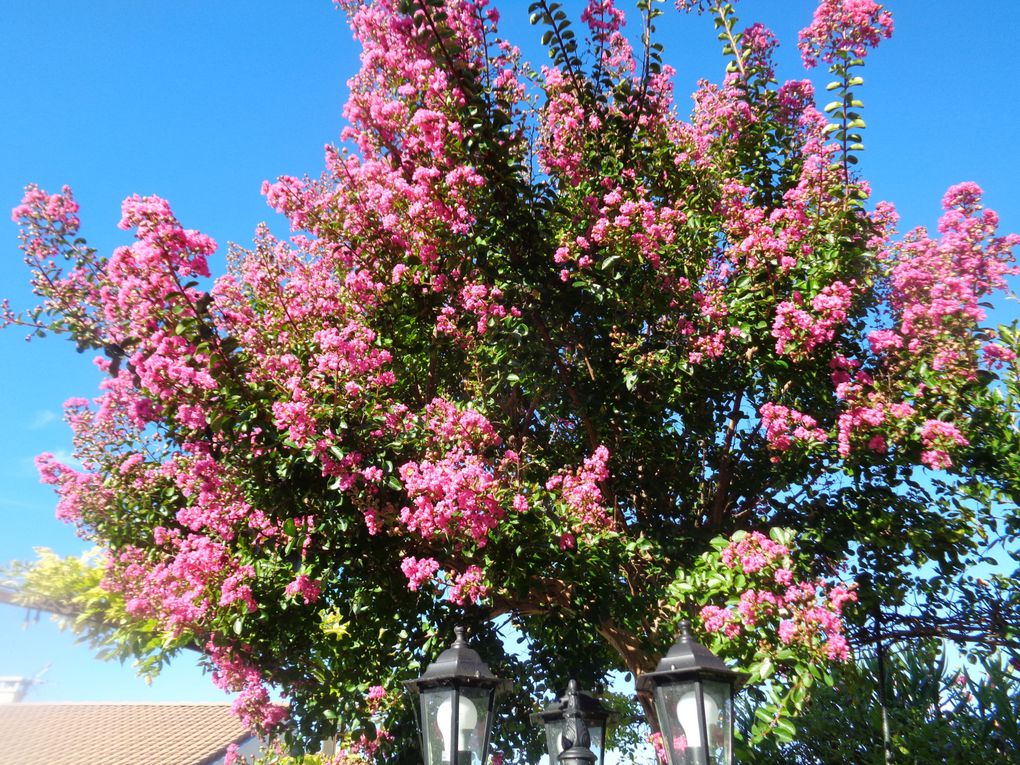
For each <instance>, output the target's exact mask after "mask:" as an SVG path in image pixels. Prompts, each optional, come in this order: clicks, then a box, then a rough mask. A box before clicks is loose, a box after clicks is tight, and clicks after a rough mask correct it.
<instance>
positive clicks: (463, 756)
mask: <svg viewBox="0 0 1020 765" xmlns="http://www.w3.org/2000/svg"><path fill="white" fill-rule="evenodd" d="M493 693H494V691H493V689H492V688H471V687H469V688H461V689H460V715H459V726H460V734H459V746H458V749H459V751H460V754H459V756H458V759H457V765H483V763H484V762H485V759H486V756H487V755H488V749H489V732H490V730H491V729H492V722H491V719H490V715H491V708H492V696H493Z"/></svg>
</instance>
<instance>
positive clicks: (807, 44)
mask: <svg viewBox="0 0 1020 765" xmlns="http://www.w3.org/2000/svg"><path fill="white" fill-rule="evenodd" d="M892 33H893V19H892V14H891V13H890V12H889V11H887V10H886V9H885V8H883V7H882V5H880V4H879V3H876V2H875V0H821V2H820V3H819V4H818V7H817V8H816V9H815V15H814V19H813V20H812V21H811V25H810V26H808V27H807V28H805V29H802V30H801V32H800V43H799V46H800V52H801V57H802V58H803V60H804V66H806V67H808V68H811V67H814V66H816V65H817V64H818V60H819V59H821V60H822V61H824V62H826V63H827V64H833V63H835V62H837V61H838V60H840V58H841V57H843V56H853V57H855V58H864V57H865V56H867V55H868V49H869V48H875V47H877V46H878V44H879V43H880V42H881V41H882V38H885V39H888V38H890V37H892Z"/></svg>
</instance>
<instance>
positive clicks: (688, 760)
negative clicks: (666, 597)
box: [637, 619, 746, 765]
mask: <svg viewBox="0 0 1020 765" xmlns="http://www.w3.org/2000/svg"><path fill="white" fill-rule="evenodd" d="M680 627H681V633H680V639H679V640H677V642H676V644H675V645H674V646H673V647H672V648H670V649H669V653H667V654H666V656H665V657H663V659H662V661H660V662H659V666H657V667H656V668H655V671H654V672H647V673H645V674H643V675H641V676H640V677H639V678H638V682H637V685H638V690H641V691H651V692H652V694H653V696H654V698H655V712H656V715H657V717H658V718H659V730H660V732H661V733H662V745H663V747H664V748H665V750H666V753H667V754H668V755H669V760H670V765H732V762H733V694H734V692H735V691H736V689H737V688H738V687H739V686H740V685H742V684H743V682H744V680H745V679H746V676H745V675H742V674H741V673H739V672H734V671H733V670H732V669H730V668H729V667H727V666H726V665H725V664H724V663H723V662H722V660H721V659H720V658H719V657H718V656H716V655H715V654H714V653H712V652H711V651H709V650H708V649H707V648H705V646H703V645H701V644H700V643H698V642H697V641H696V640H694V638H692V637H691V623H690V622H689V621H687V620H686V619H685V620H684V621H683V622H681V624H680Z"/></svg>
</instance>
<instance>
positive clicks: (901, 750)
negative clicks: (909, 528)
mask: <svg viewBox="0 0 1020 765" xmlns="http://www.w3.org/2000/svg"><path fill="white" fill-rule="evenodd" d="M1012 661H1013V664H1012V665H1011V664H1010V663H1008V662H1006V661H1004V660H1003V658H1002V656H1001V654H999V655H996V656H994V657H991V658H988V659H985V660H983V661H982V662H981V663H980V665H979V666H978V667H977V672H976V673H975V676H971V674H970V673H969V672H963V671H953V670H951V669H950V667H949V662H948V661H947V660H946V654H945V651H944V649H943V648H942V647H941V646H940V645H939V644H938V643H937V642H934V641H927V642H911V643H905V644H902V645H900V646H898V647H897V648H896V649H895V650H893V651H890V652H888V653H887V654H886V662H885V664H886V688H887V690H886V704H885V705H886V709H887V720H888V728H889V733H890V736H889V751H890V756H891V761H892V762H897V763H929V762H943V763H951V764H952V765H968V764H973V765H1000V764H1001V765H1008V763H1013V762H1016V761H1017V759H1018V757H1020V728H1018V723H1017V720H1020V674H1018V673H1017V664H1018V660H1017V659H1015V658H1014V659H1013V660H1012ZM879 677H880V675H879V671H878V665H877V660H876V656H875V654H874V652H871V655H870V656H869V657H867V658H866V660H865V661H862V662H860V663H856V664H847V665H844V666H842V667H840V668H839V670H837V672H836V677H835V682H834V684H833V685H832V686H831V687H822V688H821V689H820V690H819V691H818V692H817V693H816V694H815V695H814V696H813V697H812V699H811V701H810V703H808V705H807V706H806V708H805V710H804V713H803V714H802V716H801V717H800V719H799V720H798V722H797V727H798V734H797V739H796V741H795V742H792V743H788V744H779V743H777V742H775V740H769V741H763V742H761V743H760V744H759V745H758V746H757V747H756V748H755V749H754V750H753V751H752V752H747V753H745V755H744V757H743V758H742V759H741V762H747V763H752V764H753V763H773V762H785V763H790V764H791V765H828V764H831V765H845V764H847V763H853V764H854V765H872V764H874V765H884V763H885V762H886V759H885V751H884V745H883V735H882V712H881V707H882V704H881V691H880V688H881V683H880V681H879ZM744 712H745V714H744V716H745V717H748V716H750V714H751V711H750V710H746V709H745V710H744Z"/></svg>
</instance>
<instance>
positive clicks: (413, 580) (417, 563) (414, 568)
mask: <svg viewBox="0 0 1020 765" xmlns="http://www.w3.org/2000/svg"><path fill="white" fill-rule="evenodd" d="M400 570H401V571H403V572H404V576H406V577H407V589H409V590H412V591H413V590H417V589H418V588H419V587H421V586H422V585H423V584H424V583H425V582H428V581H430V580H432V579H433V578H434V577H435V575H436V572H437V571H439V562H438V561H437V560H435V559H434V558H415V557H414V556H411V555H409V556H407V557H405V558H404V559H403V560H402V561H401V563H400Z"/></svg>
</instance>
